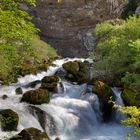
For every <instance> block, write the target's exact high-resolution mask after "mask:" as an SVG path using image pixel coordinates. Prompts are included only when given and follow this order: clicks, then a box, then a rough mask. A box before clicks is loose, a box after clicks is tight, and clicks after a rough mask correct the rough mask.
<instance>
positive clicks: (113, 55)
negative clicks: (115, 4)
mask: <svg viewBox="0 0 140 140" xmlns="http://www.w3.org/2000/svg"><path fill="white" fill-rule="evenodd" d="M96 34H97V35H98V36H99V42H98V45H97V48H96V51H95V53H93V55H95V56H94V57H96V61H97V62H96V64H95V70H97V71H98V72H101V74H102V77H103V78H104V79H112V80H114V81H115V80H119V81H121V78H123V80H122V81H123V82H124V83H126V84H129V85H131V84H134V83H131V82H130V81H129V80H130V78H128V77H130V75H128V73H130V74H131V79H132V76H133V78H134V79H135V89H136V90H138V86H137V82H138V81H139V80H140V79H139V78H140V17H138V18H137V17H130V18H129V19H127V20H126V21H124V22H122V24H116V25H115V24H112V23H111V22H109V21H107V22H104V23H101V24H98V25H97V26H96ZM136 75H137V78H135V76H136ZM128 79H129V80H128ZM132 86H133V85H132Z"/></svg>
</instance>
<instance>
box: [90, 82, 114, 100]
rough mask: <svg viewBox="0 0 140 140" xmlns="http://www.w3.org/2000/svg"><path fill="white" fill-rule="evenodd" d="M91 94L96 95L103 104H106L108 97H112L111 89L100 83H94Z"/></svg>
mask: <svg viewBox="0 0 140 140" xmlns="http://www.w3.org/2000/svg"><path fill="white" fill-rule="evenodd" d="M92 92H93V93H95V94H97V95H98V97H99V99H100V100H101V101H103V102H108V101H109V100H110V97H111V96H113V93H112V90H111V87H110V86H108V85H107V84H105V83H104V82H102V81H95V82H94V84H93V89H92Z"/></svg>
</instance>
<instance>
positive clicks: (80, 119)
mask: <svg viewBox="0 0 140 140" xmlns="http://www.w3.org/2000/svg"><path fill="white" fill-rule="evenodd" d="M74 60H77V59H62V60H56V61H55V62H54V66H51V67H50V68H49V69H48V70H47V71H46V72H41V73H39V74H37V75H26V76H25V77H21V78H19V79H18V82H17V83H16V84H12V85H10V86H9V87H1V88H0V95H8V97H9V98H7V99H6V100H2V99H1V98H0V109H7V108H10V109H12V110H14V111H16V112H17V113H18V115H19V118H20V121H19V125H18V132H19V131H21V130H22V129H24V128H28V127H35V128H38V129H40V130H42V128H41V125H40V123H39V122H38V120H37V118H36V116H33V115H32V114H31V113H30V111H29V109H28V106H29V105H28V104H27V103H20V99H21V97H22V95H16V94H15V89H16V88H17V87H19V86H21V87H22V89H23V91H24V92H25V91H28V90H30V89H31V88H28V89H27V88H25V87H24V85H26V84H28V83H30V82H33V81H35V80H41V79H42V78H43V77H44V76H49V75H53V74H54V73H55V72H56V71H57V70H58V69H59V68H60V67H61V66H62V64H63V63H65V62H67V61H74ZM78 60H80V61H84V60H85V59H78ZM61 84H62V87H61V86H59V88H63V89H59V90H58V91H59V92H58V93H57V94H54V95H53V96H52V98H51V100H50V103H49V104H42V105H36V107H38V108H40V109H42V110H43V111H45V112H46V113H47V114H49V115H50V116H51V117H52V118H53V121H54V123H55V126H56V130H57V132H56V133H55V134H54V135H51V134H50V138H51V140H54V139H55V137H56V136H58V137H60V138H61V140H124V139H125V136H126V134H127V133H128V132H129V130H131V129H129V128H126V127H124V126H122V125H120V124H117V123H115V122H110V123H107V124H104V123H102V122H101V116H102V113H101V111H100V104H99V99H98V97H97V95H95V94H93V93H91V92H87V88H88V86H87V84H82V85H77V84H75V83H69V82H67V81H61ZM39 86H40V85H38V86H36V87H35V88H38V87H39ZM117 99H118V98H117ZM118 102H120V101H118ZM46 119H47V118H46ZM46 130H48V128H47V126H46ZM15 133H17V132H15ZM7 134H8V133H5V132H2V131H0V140H3V137H4V136H5V135H7Z"/></svg>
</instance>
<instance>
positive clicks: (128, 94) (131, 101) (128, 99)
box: [122, 88, 140, 107]
mask: <svg viewBox="0 0 140 140" xmlns="http://www.w3.org/2000/svg"><path fill="white" fill-rule="evenodd" d="M122 98H123V100H124V102H125V104H126V105H131V106H137V107H140V94H139V93H137V92H135V91H134V90H133V89H131V88H124V91H123V93H122Z"/></svg>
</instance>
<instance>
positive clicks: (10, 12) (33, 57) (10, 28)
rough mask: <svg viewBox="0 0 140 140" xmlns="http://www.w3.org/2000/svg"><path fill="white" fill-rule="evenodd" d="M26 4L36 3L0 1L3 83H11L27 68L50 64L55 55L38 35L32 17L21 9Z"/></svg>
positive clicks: (32, 3)
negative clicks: (23, 67) (43, 62)
mask: <svg viewBox="0 0 140 140" xmlns="http://www.w3.org/2000/svg"><path fill="white" fill-rule="evenodd" d="M23 3H28V4H29V5H35V0H23V1H14V0H1V1H0V21H1V22H0V66H1V67H0V80H5V79H6V80H7V79H8V81H12V80H13V79H14V78H15V75H18V72H19V68H20V67H22V66H23V65H24V64H27V63H32V64H34V65H35V64H36V62H39V63H41V62H42V61H46V60H48V58H50V57H55V56H56V52H55V50H54V49H52V48H51V47H50V46H49V45H48V44H46V43H45V42H43V41H41V40H40V38H39V36H38V35H37V33H38V31H39V30H38V29H37V28H36V27H35V25H34V24H32V23H31V19H32V17H31V16H30V15H29V14H28V13H27V12H25V11H22V10H20V9H19V7H20V6H21V5H22V4H23Z"/></svg>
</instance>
